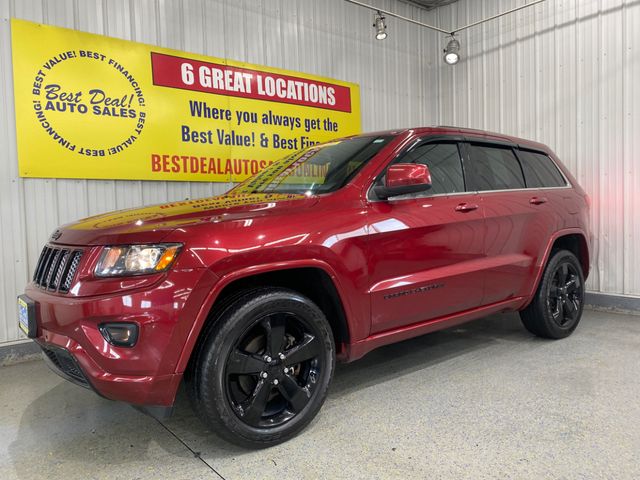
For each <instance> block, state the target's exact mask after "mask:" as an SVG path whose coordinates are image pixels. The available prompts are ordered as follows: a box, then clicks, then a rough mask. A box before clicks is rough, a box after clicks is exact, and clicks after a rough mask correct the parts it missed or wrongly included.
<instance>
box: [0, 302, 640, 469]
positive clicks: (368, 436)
mask: <svg viewBox="0 0 640 480" xmlns="http://www.w3.org/2000/svg"><path fill="white" fill-rule="evenodd" d="M638 477H640V317H638V316H635V317H634V316H626V315H616V314H609V313H602V312H593V311H587V312H585V315H584V317H583V321H582V324H581V325H580V327H579V328H578V330H577V331H576V332H575V333H574V335H573V336H571V337H570V338H568V339H566V340H562V341H545V340H540V339H537V338H534V337H532V336H531V335H529V334H528V333H526V332H525V330H524V329H523V328H522V326H521V325H520V322H519V320H518V318H517V316H516V315H513V314H509V315H498V316H493V317H488V318H485V319H483V320H479V321H477V322H474V323H470V324H467V325H465V326H463V327H461V328H456V329H451V330H446V331H443V332H438V333H435V334H432V335H427V336H425V337H421V338H417V339H413V340H409V341H406V342H403V343H400V344H396V345H391V346H388V347H385V348H382V349H379V350H377V351H374V352H372V353H370V354H369V355H368V356H366V357H365V358H364V359H362V360H360V361H358V362H355V363H352V364H349V365H341V366H339V367H338V369H337V371H336V375H335V378H334V383H333V387H332V389H331V392H330V394H329V397H328V399H327V402H326V404H325V405H324V407H323V409H322V410H321V412H320V414H319V415H318V417H317V419H316V420H315V421H314V422H313V423H312V424H311V426H310V427H309V428H307V429H306V430H305V431H304V432H303V433H302V434H301V435H300V436H299V437H297V438H295V439H293V440H292V441H290V442H288V443H285V444H283V445H280V446H277V447H274V448H271V449H267V450H262V451H246V450H241V449H238V448H235V447H233V446H230V445H228V444H226V443H224V442H223V441H222V440H219V439H218V438H217V437H215V436H214V435H212V434H211V433H210V432H208V431H207V430H206V429H205V428H204V427H203V425H202V423H201V422H200V421H199V420H198V419H196V418H195V417H194V416H193V414H192V412H191V411H190V409H189V406H188V403H187V402H186V400H185V399H184V397H183V396H181V397H180V399H179V402H178V408H177V411H176V415H175V416H174V417H172V418H171V419H170V420H168V421H165V422H163V423H162V424H161V423H159V422H157V421H156V420H153V419H151V418H149V417H147V416H144V415H143V414H141V413H138V412H137V411H135V410H134V409H132V408H131V407H128V406H127V405H123V404H119V403H116V402H111V401H108V400H105V399H102V398H99V397H98V396H96V395H95V394H93V393H92V392H90V391H87V390H84V389H82V388H80V387H76V386H75V385H72V384H70V383H67V382H65V381H63V380H61V379H60V378H59V377H57V376H56V375H54V374H53V373H51V372H49V370H48V369H47V367H46V366H45V365H44V364H43V363H42V362H41V361H33V362H28V363H23V364H19V365H15V366H9V367H3V368H0V479H2V480H11V479H39V478H61V479H76V478H77V479H82V480H86V479H93V478H96V479H97V478H100V479H102V478H104V479H107V478H108V479H127V480H130V479H147V478H153V479H156V478H171V479H172V480H177V479H182V478H184V479H198V478H204V479H206V478H211V479H216V478H225V479H261V480H262V479H296V480H298V479H307V478H308V479H318V478H332V479H342V478H348V479H359V478H362V479H374V478H402V479H404V478H429V479H435V478H443V479H461V478H469V479H481V478H518V479H524V478H532V479H542V478H544V479H548V478H576V479H578V478H579V479H595V478H612V479H626V478H629V479H631V478H638Z"/></svg>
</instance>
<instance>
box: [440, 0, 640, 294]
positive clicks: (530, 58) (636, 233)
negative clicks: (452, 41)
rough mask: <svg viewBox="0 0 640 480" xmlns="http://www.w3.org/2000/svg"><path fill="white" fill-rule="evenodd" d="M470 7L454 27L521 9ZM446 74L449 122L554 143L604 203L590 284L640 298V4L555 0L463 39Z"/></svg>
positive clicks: (506, 2)
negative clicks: (455, 62) (459, 56)
mask: <svg viewBox="0 0 640 480" xmlns="http://www.w3.org/2000/svg"><path fill="white" fill-rule="evenodd" d="M523 3H524V2H523V1H522V0H500V1H493V0H483V1H478V0H460V1H459V2H457V3H455V4H452V5H450V6H446V7H442V8H439V9H437V10H436V11H435V12H434V15H433V16H432V18H433V21H434V24H435V25H437V26H441V27H446V28H447V29H449V27H451V28H455V27H456V26H459V25H464V24H469V23H471V22H473V21H476V20H479V19H481V18H486V17H489V16H491V15H494V14H497V13H499V12H502V11H505V10H508V9H510V8H514V7H516V6H519V5H522V4H523ZM459 38H460V41H461V43H462V50H463V55H464V60H463V61H461V62H460V63H459V64H458V65H456V66H455V67H454V68H451V67H446V66H444V65H440V67H439V68H438V92H439V95H438V101H439V104H438V105H439V107H438V115H437V118H438V122H439V123H443V124H449V125H460V126H468V127H472V128H480V129H484V130H494V131H498V132H503V133H507V134H513V135H517V136H520V137H525V138H531V139H535V140H538V141H540V142H542V143H546V144H547V145H549V146H550V147H551V148H553V149H554V150H555V151H556V153H557V154H558V156H559V157H560V158H561V159H563V161H564V162H565V163H566V164H567V166H568V167H569V168H570V169H571V171H572V172H573V173H574V174H575V176H576V178H577V179H578V181H579V182H580V184H581V185H583V186H584V187H585V189H586V190H587V192H588V193H589V195H590V196H591V198H592V200H593V207H592V208H593V211H592V228H593V232H594V233H595V235H596V246H595V247H596V249H595V259H594V260H595V261H594V263H593V267H592V271H591V277H590V279H589V283H588V287H589V289H590V290H593V291H598V292H606V293H614V294H625V295H634V296H637V295H640V248H639V247H640V215H638V214H637V212H638V209H639V208H640V174H639V172H640V156H639V155H638V152H639V151H640V1H638V0H627V1H622V0H548V1H547V2H544V3H542V4H540V5H536V6H533V7H531V8H528V9H524V10H522V11H519V12H516V13H514V14H512V15H509V16H505V17H502V18H500V19H497V20H494V21H492V22H490V23H485V24H483V25H480V26H478V27H475V28H472V29H469V30H466V31H463V32H461V34H460V36H459Z"/></svg>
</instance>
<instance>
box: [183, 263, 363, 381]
mask: <svg viewBox="0 0 640 480" xmlns="http://www.w3.org/2000/svg"><path fill="white" fill-rule="evenodd" d="M260 286H272V287H284V288H289V289H291V290H294V291H296V292H298V293H300V294H302V295H305V296H306V297H308V298H310V299H311V300H312V301H313V302H314V303H316V305H318V307H319V308H320V309H321V310H322V311H323V313H324V314H325V316H326V317H327V320H328V321H329V324H330V326H331V329H332V332H333V335H334V340H335V344H336V354H337V355H338V357H339V358H340V357H343V356H345V355H346V354H347V345H348V344H349V343H350V341H351V334H352V332H351V330H350V328H349V325H350V323H349V318H350V317H351V311H350V308H349V305H348V303H347V302H346V301H345V296H344V294H343V293H342V289H341V287H340V283H339V281H338V278H337V275H336V274H335V272H334V271H333V269H332V268H331V267H330V266H329V265H328V264H326V263H325V262H322V261H319V260H308V261H295V262H292V263H287V264H284V263H275V264H268V265H258V266H251V267H247V268H245V269H241V270H237V271H234V272H231V273H229V274H228V275H225V276H223V277H221V278H220V280H219V281H218V282H217V283H216V284H215V285H214V286H213V288H212V289H211V291H210V292H209V294H208V295H207V297H206V299H205V301H204V302H203V304H202V307H201V308H200V310H199V312H198V315H197V317H196V320H195V322H194V323H193V325H192V327H191V331H190V332H189V335H188V336H187V340H186V342H185V345H184V347H183V349H182V353H181V355H180V357H179V359H178V363H177V365H176V372H177V373H183V372H184V371H185V370H186V369H187V366H188V364H189V360H190V358H191V356H192V355H193V353H194V352H195V351H196V346H197V345H198V341H199V339H200V337H201V334H202V333H203V331H204V330H205V326H206V325H207V323H208V322H209V321H210V320H211V317H212V315H213V314H215V312H216V307H217V306H219V305H221V304H222V302H223V301H224V299H225V298H229V296H230V295H233V294H234V293H235V292H238V291H241V290H245V289H249V288H255V287H260Z"/></svg>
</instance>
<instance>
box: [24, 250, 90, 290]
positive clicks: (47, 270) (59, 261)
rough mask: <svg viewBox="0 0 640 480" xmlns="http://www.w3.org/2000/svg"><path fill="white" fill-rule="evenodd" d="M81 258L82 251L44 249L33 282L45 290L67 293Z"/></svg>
mask: <svg viewBox="0 0 640 480" xmlns="http://www.w3.org/2000/svg"><path fill="white" fill-rule="evenodd" d="M81 257H82V250H71V249H68V248H58V247H50V246H46V247H44V249H43V250H42V253H41V254H40V259H39V260H38V265H37V266H36V271H35V272H34V274H33V282H34V283H35V284H36V285H37V286H39V287H40V288H44V289H45V290H50V291H53V292H60V293H67V292H68V291H69V289H70V288H71V284H72V283H73V277H74V276H75V274H76V271H77V270H78V265H79V264H80V258H81Z"/></svg>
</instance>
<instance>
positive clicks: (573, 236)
mask: <svg viewBox="0 0 640 480" xmlns="http://www.w3.org/2000/svg"><path fill="white" fill-rule="evenodd" d="M555 250H569V251H570V252H572V253H573V254H574V255H575V256H576V257H578V261H579V262H580V265H581V266H582V271H583V274H584V278H585V280H586V279H587V276H588V275H589V269H590V268H591V256H590V249H589V242H588V240H587V236H586V235H585V233H584V232H583V231H582V230H580V229H579V228H570V229H564V230H560V231H558V232H556V233H555V234H554V235H553V236H552V237H551V238H550V239H549V242H548V244H547V246H546V248H545V251H544V255H543V256H542V257H541V261H540V262H539V264H538V265H536V277H535V282H534V283H533V288H532V290H531V291H530V292H529V296H528V299H527V302H526V303H525V304H524V305H522V308H525V307H527V306H528V305H529V303H531V300H533V297H534V295H535V293H536V292H537V291H538V286H539V285H540V281H541V280H542V274H543V272H544V268H545V266H546V265H547V262H548V261H549V258H550V257H551V255H552V253H553V252H554V251H555Z"/></svg>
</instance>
